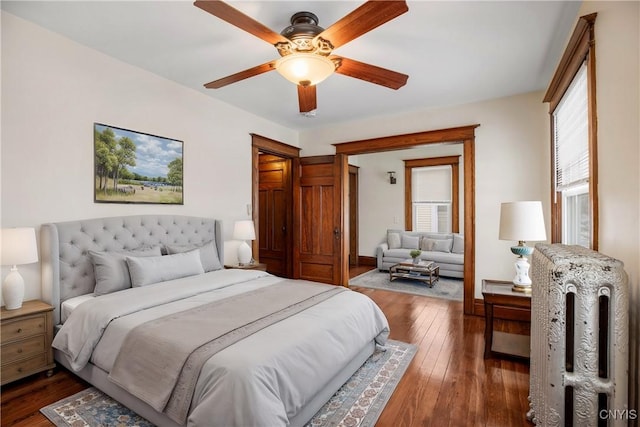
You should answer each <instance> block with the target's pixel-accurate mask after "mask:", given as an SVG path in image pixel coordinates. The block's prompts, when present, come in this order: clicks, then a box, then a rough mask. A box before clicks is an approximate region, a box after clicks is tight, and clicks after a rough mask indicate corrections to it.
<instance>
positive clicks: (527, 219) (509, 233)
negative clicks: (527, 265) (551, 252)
mask: <svg viewBox="0 0 640 427" xmlns="http://www.w3.org/2000/svg"><path fill="white" fill-rule="evenodd" d="M499 238H500V240H517V241H520V240H522V241H526V242H535V241H542V240H547V233H546V231H545V227H544V214H543V212H542V202H539V201H525V202H508V203H503V204H502V206H501V208H500V237H499Z"/></svg>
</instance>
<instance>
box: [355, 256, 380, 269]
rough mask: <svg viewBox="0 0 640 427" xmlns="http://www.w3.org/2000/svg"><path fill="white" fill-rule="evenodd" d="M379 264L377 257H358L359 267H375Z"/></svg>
mask: <svg viewBox="0 0 640 427" xmlns="http://www.w3.org/2000/svg"><path fill="white" fill-rule="evenodd" d="M377 263H378V260H377V258H376V257H373V256H362V255H358V265H364V266H370V267H375V266H376V265H377Z"/></svg>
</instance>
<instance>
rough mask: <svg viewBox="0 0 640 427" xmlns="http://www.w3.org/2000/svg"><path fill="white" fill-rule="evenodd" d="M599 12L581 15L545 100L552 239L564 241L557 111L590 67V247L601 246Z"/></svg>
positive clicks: (588, 99) (588, 78)
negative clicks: (557, 184) (576, 79)
mask: <svg viewBox="0 0 640 427" xmlns="http://www.w3.org/2000/svg"><path fill="white" fill-rule="evenodd" d="M596 16H597V13H592V14H590V15H585V16H581V17H580V18H579V19H578V23H577V24H576V28H575V29H574V31H573V34H572V35H571V38H570V39H569V43H568V45H567V48H566V49H565V51H564V54H563V56H562V59H561V60H560V63H559V65H558V68H557V69H556V72H555V74H554V76H553V78H552V80H551V83H550V84H549V88H548V89H547V93H546V94H545V96H544V100H543V102H548V103H549V117H550V125H551V127H550V131H551V242H552V243H561V242H562V235H563V230H562V219H563V211H562V192H556V188H555V174H556V159H555V142H554V126H555V123H554V114H553V113H554V111H555V109H556V108H557V106H558V104H559V103H560V101H561V100H562V97H563V96H564V94H565V92H566V90H567V88H568V87H569V86H570V85H571V82H572V81H573V79H574V77H575V76H576V74H577V73H578V70H579V69H580V67H581V66H582V64H583V63H586V68H587V102H588V106H587V114H588V121H589V122H588V135H589V148H588V149H589V210H590V212H589V213H590V219H591V221H590V233H589V234H590V236H589V240H590V248H591V249H593V250H598V162H597V154H598V153H597V125H598V121H597V108H596V49H595V28H594V27H595V21H596Z"/></svg>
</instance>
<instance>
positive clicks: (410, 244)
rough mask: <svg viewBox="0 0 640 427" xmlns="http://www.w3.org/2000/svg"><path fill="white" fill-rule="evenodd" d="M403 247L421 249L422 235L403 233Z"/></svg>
mask: <svg viewBox="0 0 640 427" xmlns="http://www.w3.org/2000/svg"><path fill="white" fill-rule="evenodd" d="M402 249H420V236H409V235H408V234H403V235H402Z"/></svg>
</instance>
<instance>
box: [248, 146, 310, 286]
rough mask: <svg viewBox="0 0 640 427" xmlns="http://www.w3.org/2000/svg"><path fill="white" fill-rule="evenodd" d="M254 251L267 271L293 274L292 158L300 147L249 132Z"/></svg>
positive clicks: (287, 275) (298, 153)
mask: <svg viewBox="0 0 640 427" xmlns="http://www.w3.org/2000/svg"><path fill="white" fill-rule="evenodd" d="M251 145H252V169H251V170H252V177H251V178H252V186H253V190H252V193H253V194H252V219H253V223H254V225H255V228H256V237H257V238H256V240H254V241H253V248H252V249H253V253H254V254H258V261H260V262H262V263H265V264H267V271H268V272H269V273H272V274H275V275H277V276H281V277H293V233H292V230H293V212H292V210H291V203H292V199H293V195H292V192H293V188H292V177H291V173H292V162H293V159H296V158H298V157H299V156H300V149H299V148H297V147H293V146H291V145H287V144H283V143H281V142H278V141H274V140H272V139H269V138H266V137H264V136H260V135H257V134H251Z"/></svg>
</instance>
